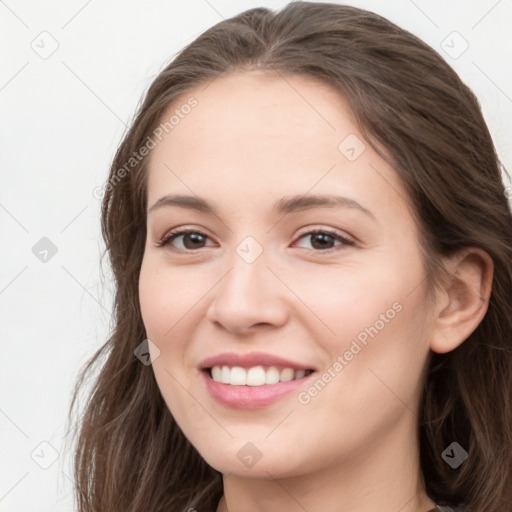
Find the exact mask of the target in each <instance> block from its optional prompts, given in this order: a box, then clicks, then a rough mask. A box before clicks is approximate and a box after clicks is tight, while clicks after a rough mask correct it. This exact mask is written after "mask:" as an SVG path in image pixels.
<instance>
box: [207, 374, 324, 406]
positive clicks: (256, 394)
mask: <svg viewBox="0 0 512 512" xmlns="http://www.w3.org/2000/svg"><path fill="white" fill-rule="evenodd" d="M201 373H202V374H203V378H204V379H205V382H206V388H207V389H208V391H209V393H210V395H211V396H212V397H213V398H214V399H215V400H217V402H219V403H221V404H222V405H225V406H227V407H232V408H235V409H260V408H261V407H266V406H268V405H272V404H274V403H276V402H278V401H279V400H280V399H281V398H284V397H285V396H287V395H289V394H291V393H293V392H294V391H297V390H298V389H299V388H300V387H301V386H302V385H303V384H304V382H305V381H306V380H307V379H309V378H310V377H311V376H312V375H314V373H315V372H313V373H311V374H309V375H307V376H305V377H302V378H301V379H296V380H291V381H289V382H278V383H277V384H263V385H262V386H232V385H231V384H223V383H222V382H217V381H215V380H213V379H212V378H211V377H210V375H209V373H208V372H205V371H202V372H201Z"/></svg>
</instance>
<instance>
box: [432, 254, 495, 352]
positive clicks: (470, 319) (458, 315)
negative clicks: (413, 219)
mask: <svg viewBox="0 0 512 512" xmlns="http://www.w3.org/2000/svg"><path fill="white" fill-rule="evenodd" d="M449 260H450V261H449V262H448V265H447V268H451V269H452V270H451V271H449V273H450V276H449V277H448V279H447V283H446V285H445V286H444V288H443V290H441V292H440V293H439V296H438V298H437V300H436V310H435V318H434V326H433V332H432V337H431V343H430V348H431V350H432V351H434V352H437V353H439V354H444V353H446V352H450V351H451V350H454V349H455V348H457V347H458V346H459V345H460V344H461V343H463V342H464V341H465V340H466V339H467V338H468V337H469V336H470V335H471V333H472V332H473V331H474V330H475V329H476V328H477V327H478V324H479V323H480V322H481V321H482V319H483V318H484V316H485V314H486V313H487V308H488V305H489V298H490V295H491V289H492V278H493V275H494V263H493V261H492V258H491V257H490V256H489V255H488V254H487V253H486V252H485V251H484V250H482V249H480V248H477V247H471V248H464V249H463V252H462V253H457V255H456V256H455V257H453V256H452V257H451V258H450V259H449Z"/></svg>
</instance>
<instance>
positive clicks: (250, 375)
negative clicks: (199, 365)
mask: <svg viewBox="0 0 512 512" xmlns="http://www.w3.org/2000/svg"><path fill="white" fill-rule="evenodd" d="M211 375H212V379H213V380H214V381H216V382H222V383H223V384H231V385H233V386H263V384H276V383H277V382H289V381H291V380H295V379H302V377H304V375H306V370H294V369H293V368H283V369H282V370H279V369H278V368H276V367H275V366H270V367H268V368H264V367H263V366H253V367H252V368H241V367H240V366H233V367H232V368H230V367H229V366H214V367H213V368H212V369H211Z"/></svg>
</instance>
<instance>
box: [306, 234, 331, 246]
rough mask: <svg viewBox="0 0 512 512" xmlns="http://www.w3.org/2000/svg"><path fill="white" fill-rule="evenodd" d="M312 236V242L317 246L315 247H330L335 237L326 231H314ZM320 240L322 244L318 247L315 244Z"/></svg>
mask: <svg viewBox="0 0 512 512" xmlns="http://www.w3.org/2000/svg"><path fill="white" fill-rule="evenodd" d="M311 237H312V242H311V245H312V246H313V247H314V248H315V249H330V248H331V246H332V244H331V242H333V237H332V235H328V234H326V233H313V234H312V235H311ZM318 241H320V244H319V246H318V247H316V246H315V244H316V243H317V242H318Z"/></svg>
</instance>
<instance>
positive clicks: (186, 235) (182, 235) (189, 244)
mask: <svg viewBox="0 0 512 512" xmlns="http://www.w3.org/2000/svg"><path fill="white" fill-rule="evenodd" d="M208 238H209V237H208V236H207V235H205V234H204V233H201V232H200V231H194V230H182V231H177V232H175V233H169V234H168V235H166V236H164V238H162V240H161V241H160V242H159V243H158V244H157V246H158V247H163V246H166V245H169V244H171V243H172V242H174V241H175V240H179V239H182V240H181V247H180V246H178V247H176V246H175V247H176V248H177V249H178V250H180V249H181V250H194V249H202V248H203V247H205V245H204V244H205V243H206V240H208Z"/></svg>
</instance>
